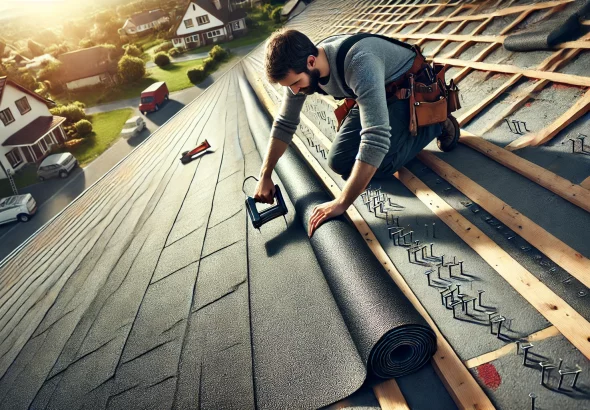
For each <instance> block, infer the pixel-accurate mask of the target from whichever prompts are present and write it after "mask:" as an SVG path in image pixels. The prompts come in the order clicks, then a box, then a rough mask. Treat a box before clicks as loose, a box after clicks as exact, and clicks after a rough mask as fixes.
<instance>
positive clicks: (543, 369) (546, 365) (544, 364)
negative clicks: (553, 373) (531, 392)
mask: <svg viewBox="0 0 590 410" xmlns="http://www.w3.org/2000/svg"><path fill="white" fill-rule="evenodd" d="M539 366H541V383H540V384H541V386H545V372H546V370H547V369H549V370H551V369H554V368H555V366H553V364H551V363H549V362H540V363H539Z"/></svg>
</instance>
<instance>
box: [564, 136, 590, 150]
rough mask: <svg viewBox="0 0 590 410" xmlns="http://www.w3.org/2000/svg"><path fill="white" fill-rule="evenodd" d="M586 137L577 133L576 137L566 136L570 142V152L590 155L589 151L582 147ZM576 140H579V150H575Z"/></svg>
mask: <svg viewBox="0 0 590 410" xmlns="http://www.w3.org/2000/svg"><path fill="white" fill-rule="evenodd" d="M587 137H588V136H587V135H584V134H578V137H577V138H576V139H573V138H568V139H569V140H570V141H571V142H572V153H574V154H575V153H579V154H585V155H590V151H586V149H584V140H585V139H586V138H587ZM576 141H580V150H579V151H576Z"/></svg>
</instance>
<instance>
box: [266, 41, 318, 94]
mask: <svg viewBox="0 0 590 410" xmlns="http://www.w3.org/2000/svg"><path fill="white" fill-rule="evenodd" d="M309 56H316V57H317V56H318V48H317V47H316V46H315V45H314V44H313V43H312V41H311V40H310V39H309V37H307V36H306V35H305V34H303V33H301V32H300V31H297V30H280V31H277V32H275V33H273V35H272V36H270V38H269V39H268V42H267V43H266V61H265V66H266V77H267V78H268V81H270V82H271V83H278V82H279V81H281V80H282V79H284V78H285V77H286V76H287V74H288V72H289V70H293V71H294V72H295V74H299V73H302V72H304V71H307V57H309Z"/></svg>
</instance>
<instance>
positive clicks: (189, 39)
mask: <svg viewBox="0 0 590 410" xmlns="http://www.w3.org/2000/svg"><path fill="white" fill-rule="evenodd" d="M184 42H185V43H187V44H188V43H192V42H193V38H192V37H186V38H185V39H184Z"/></svg>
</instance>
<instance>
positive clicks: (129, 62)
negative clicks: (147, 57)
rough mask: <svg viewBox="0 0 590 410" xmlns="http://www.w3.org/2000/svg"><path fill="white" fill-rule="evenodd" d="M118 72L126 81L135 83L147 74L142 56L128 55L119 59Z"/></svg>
mask: <svg viewBox="0 0 590 410" xmlns="http://www.w3.org/2000/svg"><path fill="white" fill-rule="evenodd" d="M118 72H119V77H120V78H121V80H122V81H123V82H124V83H133V82H135V81H138V80H140V79H141V78H143V76H144V75H145V64H144V63H143V60H142V59H141V58H137V57H132V56H128V55H126V56H123V57H122V58H121V60H119V66H118Z"/></svg>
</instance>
